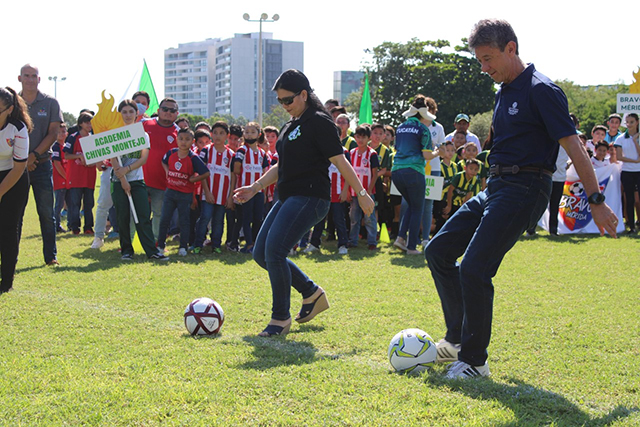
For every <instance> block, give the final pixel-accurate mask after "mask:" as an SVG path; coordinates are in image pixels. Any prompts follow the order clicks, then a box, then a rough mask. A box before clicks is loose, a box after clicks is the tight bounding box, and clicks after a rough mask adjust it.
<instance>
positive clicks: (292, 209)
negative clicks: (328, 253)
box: [253, 196, 330, 320]
mask: <svg viewBox="0 0 640 427" xmlns="http://www.w3.org/2000/svg"><path fill="white" fill-rule="evenodd" d="M329 205H330V201H329V200H324V199H318V198H316V197H304V196H292V197H289V198H287V199H286V200H285V201H284V202H282V201H280V200H278V201H277V202H276V203H275V204H274V205H273V207H272V208H271V210H270V211H269V215H267V218H266V219H265V220H264V222H263V223H262V227H261V228H260V232H258V237H257V238H256V242H255V245H254V247H253V259H255V261H256V262H257V263H258V265H259V266H260V267H262V268H264V269H265V270H267V272H268V273H269V280H270V281H271V293H272V298H273V305H272V308H271V311H272V315H271V318H273V319H276V320H287V319H289V318H290V317H291V314H290V313H289V309H290V307H291V286H293V287H294V288H295V290H296V291H298V292H299V293H300V294H301V295H302V298H308V297H310V296H311V295H313V293H314V292H315V291H316V290H317V289H318V286H317V285H316V284H315V283H313V281H312V280H311V279H310V278H309V277H308V276H307V275H306V274H304V273H303V272H302V270H300V269H299V268H298V266H297V265H295V264H294V263H293V262H292V261H291V260H290V259H288V258H287V254H288V253H289V251H290V250H291V248H293V246H294V245H295V244H296V243H298V242H299V241H300V239H301V238H302V235H303V234H304V233H306V232H307V231H309V229H310V228H311V227H313V226H314V225H315V224H317V223H318V221H320V219H322V218H324V216H325V215H326V214H327V212H328V211H329Z"/></svg>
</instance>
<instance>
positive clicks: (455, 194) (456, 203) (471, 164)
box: [442, 159, 480, 217]
mask: <svg viewBox="0 0 640 427" xmlns="http://www.w3.org/2000/svg"><path fill="white" fill-rule="evenodd" d="M479 170H480V162H479V161H478V160H476V159H467V160H466V161H465V167H464V172H458V173H457V174H456V175H455V176H454V177H453V180H452V181H451V185H450V186H449V190H448V191H447V206H446V207H445V208H444V209H443V210H442V213H443V214H444V215H449V217H451V216H453V214H454V213H455V212H456V211H457V210H458V209H460V206H462V205H463V204H464V203H465V202H466V201H467V200H469V199H470V198H472V197H473V196H475V195H476V194H478V193H479V192H480V182H479V180H478V171H479Z"/></svg>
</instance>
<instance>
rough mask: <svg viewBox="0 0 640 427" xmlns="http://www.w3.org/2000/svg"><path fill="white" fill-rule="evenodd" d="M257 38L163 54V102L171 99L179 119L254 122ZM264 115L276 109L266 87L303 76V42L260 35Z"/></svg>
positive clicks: (214, 41) (241, 36)
mask: <svg viewBox="0 0 640 427" xmlns="http://www.w3.org/2000/svg"><path fill="white" fill-rule="evenodd" d="M258 39H259V33H250V34H236V35H235V36H234V37H233V38H229V39H224V40H220V39H207V40H205V41H201V42H192V43H184V44H179V45H178V47H177V48H170V49H166V50H165V51H164V64H165V65H164V68H165V96H167V97H171V98H174V99H175V100H176V101H177V102H178V105H179V107H180V112H181V113H189V114H194V115H201V116H204V117H210V116H212V115H213V114H216V113H217V114H231V115H232V116H234V117H240V116H244V117H245V118H247V119H249V120H255V119H256V118H257V116H258V105H257V103H258V92H257V90H258V88H257V86H258ZM262 44H263V45H262V53H263V67H262V70H263V90H264V92H263V93H264V96H263V111H264V112H265V113H269V112H270V111H271V106H272V105H275V104H276V103H277V100H276V96H275V94H273V93H272V92H271V87H272V86H273V84H274V83H275V80H276V79H277V78H278V76H279V75H280V74H281V73H282V72H283V71H284V70H287V69H289V68H295V69H298V70H300V71H304V70H303V56H304V47H303V43H302V42H287V41H282V40H273V34H272V33H264V32H263V33H262Z"/></svg>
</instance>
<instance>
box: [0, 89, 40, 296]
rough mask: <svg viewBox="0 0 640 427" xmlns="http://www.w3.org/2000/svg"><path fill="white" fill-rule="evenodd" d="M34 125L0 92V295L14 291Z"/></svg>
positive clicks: (12, 95)
mask: <svg viewBox="0 0 640 427" xmlns="http://www.w3.org/2000/svg"><path fill="white" fill-rule="evenodd" d="M32 129H33V123H32V121H31V117H30V116H29V111H28V109H27V105H26V104H25V102H24V101H23V100H22V98H21V97H20V96H19V95H18V94H16V92H15V91H14V90H13V89H11V88H9V87H7V88H0V221H1V222H2V227H0V242H2V244H1V245H0V270H1V271H2V274H1V276H2V282H0V294H3V293H5V292H9V291H10V290H12V289H13V277H14V275H15V272H16V264H17V262H18V246H19V244H20V233H21V231H22V227H21V223H22V216H23V215H24V208H25V207H26V206H27V200H28V196H29V174H27V173H25V171H26V167H27V158H28V157H29V132H31V130H32Z"/></svg>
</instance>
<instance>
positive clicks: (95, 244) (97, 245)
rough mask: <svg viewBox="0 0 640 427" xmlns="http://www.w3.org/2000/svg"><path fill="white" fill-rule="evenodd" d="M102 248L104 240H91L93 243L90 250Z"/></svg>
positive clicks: (97, 238)
mask: <svg viewBox="0 0 640 427" xmlns="http://www.w3.org/2000/svg"><path fill="white" fill-rule="evenodd" d="M103 246H104V240H102V239H101V238H99V237H94V238H93V243H91V249H100V248H101V247H103Z"/></svg>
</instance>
